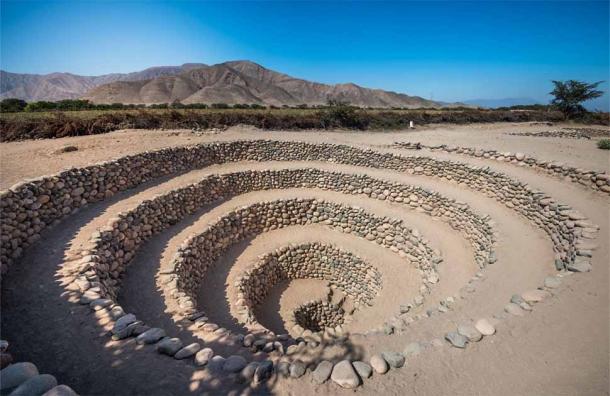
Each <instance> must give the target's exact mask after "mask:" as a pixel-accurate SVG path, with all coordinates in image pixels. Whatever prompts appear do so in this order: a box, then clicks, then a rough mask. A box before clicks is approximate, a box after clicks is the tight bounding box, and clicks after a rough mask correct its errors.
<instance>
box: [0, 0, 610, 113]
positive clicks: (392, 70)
mask: <svg viewBox="0 0 610 396" xmlns="http://www.w3.org/2000/svg"><path fill="white" fill-rule="evenodd" d="M1 11H2V15H1V18H2V20H1V22H2V24H1V25H2V26H1V33H2V35H1V45H2V46H1V59H0V65H1V67H2V69H3V70H8V71H12V72H19V73H49V72H54V71H65V72H72V73H76V74H85V75H97V74H104V73H112V72H130V71H136V70H141V69H144V68H146V67H150V66H158V65H176V64H182V63H185V62H202V63H207V64H214V63H219V62H224V61H227V60H236V59H248V60H252V61H255V62H257V63H260V64H262V65H263V66H266V67H268V68H271V69H274V70H278V71H282V72H284V73H287V74H290V75H292V76H295V77H301V78H305V79H309V80H315V81H320V82H325V83H339V82H355V83H357V84H359V85H363V86H366V87H371V88H382V89H388V90H394V91H398V92H404V93H407V94H412V95H420V96H424V97H426V98H430V97H432V98H433V99H436V100H445V101H459V100H468V99H474V98H507V97H530V98H534V99H537V100H543V101H546V100H548V96H547V93H548V92H549V91H550V90H551V83H550V80H551V79H559V80H563V79H579V80H585V81H598V80H606V81H608V80H609V79H610V76H609V75H608V74H609V71H608V70H609V57H610V54H609V18H610V11H609V2H608V1H599V2H587V1H576V2H569V1H554V2H553V1H529V2H516V1H510V2H492V1H479V2H457V1H452V2H441V1H428V2H311V1H308V2H262V1H261V2H257V1H250V2H196V1H173V2H161V1H137V2H127V1H87V2H84V1H50V2H49V1H5V0H2V2H1ZM603 89H604V90H605V91H608V90H609V84H608V82H606V83H605V84H604V86H603ZM593 106H594V107H598V108H605V109H606V110H607V109H608V95H607V94H606V95H605V96H604V97H603V98H601V99H600V100H597V101H596V102H595V103H593Z"/></svg>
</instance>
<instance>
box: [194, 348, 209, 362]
mask: <svg viewBox="0 0 610 396" xmlns="http://www.w3.org/2000/svg"><path fill="white" fill-rule="evenodd" d="M212 356H214V351H213V350H212V349H211V348H203V349H202V350H200V351H199V352H197V353H196V354H195V364H196V365H197V366H205V365H206V364H208V362H209V361H210V359H211V358H212Z"/></svg>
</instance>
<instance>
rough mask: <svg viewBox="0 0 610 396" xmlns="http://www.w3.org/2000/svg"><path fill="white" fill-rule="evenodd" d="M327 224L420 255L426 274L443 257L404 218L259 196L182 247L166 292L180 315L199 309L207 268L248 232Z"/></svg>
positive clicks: (419, 264)
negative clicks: (197, 303)
mask: <svg viewBox="0 0 610 396" xmlns="http://www.w3.org/2000/svg"><path fill="white" fill-rule="evenodd" d="M317 223H320V224H324V225H327V226H329V227H330V228H334V229H337V230H339V231H342V232H344V233H351V234H353V235H355V236H359V237H363V238H367V239H369V240H371V241H374V242H376V243H378V244H379V245H381V246H383V247H386V248H388V249H393V250H395V251H396V252H397V253H398V252H402V254H404V255H405V256H407V255H408V256H412V257H415V258H417V261H416V262H415V264H416V265H417V267H418V268H419V269H420V270H422V271H423V272H424V273H425V274H436V269H435V267H436V265H437V263H439V262H440V261H441V259H440V257H438V256H436V254H435V253H434V251H433V250H432V249H431V248H430V247H429V246H428V242H427V241H425V240H422V239H421V238H420V237H419V236H417V235H416V233H414V232H413V230H411V229H410V228H408V227H406V226H405V225H404V224H403V223H402V221H401V220H395V219H389V218H385V217H378V216H375V215H372V214H369V213H367V212H366V211H364V210H363V209H360V208H353V207H348V206H343V205H339V204H336V203H332V202H325V201H323V200H316V199H300V198H299V199H280V200H277V201H271V202H260V203H256V204H253V205H250V206H247V207H243V208H239V209H236V210H233V211H231V212H229V213H227V214H226V215H225V216H223V217H221V218H220V219H218V220H217V221H216V222H214V223H212V224H210V225H209V226H208V227H206V228H205V229H204V230H203V232H201V233H200V234H198V235H196V236H194V237H192V238H190V239H188V240H187V241H185V243H183V245H182V246H181V247H180V248H179V249H178V252H177V253H176V256H175V257H174V260H173V261H172V264H171V269H168V271H164V272H169V270H171V273H170V274H166V275H165V276H166V283H165V288H166V296H171V297H173V298H175V299H176V303H177V305H178V306H179V307H180V308H181V312H179V313H180V314H181V315H190V314H191V313H193V312H194V310H195V309H194V307H195V303H194V296H195V295H196V290H197V289H198V287H199V284H200V283H201V281H202V280H203V278H204V277H205V274H206V272H207V270H208V268H209V267H210V266H211V265H213V263H214V262H215V261H216V260H217V259H218V257H220V256H221V255H222V254H223V252H224V251H226V249H227V248H228V247H229V246H230V245H231V244H233V243H236V242H238V241H240V240H242V239H245V238H247V237H252V236H255V235H258V234H260V233H264V232H268V231H270V230H275V229H279V228H284V227H287V226H293V225H306V224H317Z"/></svg>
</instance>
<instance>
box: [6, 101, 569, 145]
mask: <svg viewBox="0 0 610 396" xmlns="http://www.w3.org/2000/svg"><path fill="white" fill-rule="evenodd" d="M79 113H80V112H67V113H64V112H55V113H41V114H40V115H39V116H36V117H32V116H28V114H27V113H20V114H21V115H19V116H14V115H11V116H10V117H0V141H15V140H25V139H47V138H59V137H65V136H80V135H93V134H100V133H106V132H110V131H114V130H118V129H158V128H177V129H182V128H188V129H208V128H225V127H230V126H235V125H240V124H245V125H252V126H255V127H258V128H261V129H275V130H301V129H336V128H345V129H353V130H366V129H372V130H381V129H399V128H407V127H408V126H409V122H410V121H414V122H415V124H416V125H422V124H431V123H456V124H465V123H474V122H501V121H511V122H523V121H561V120H563V119H564V117H563V114H562V113H560V112H556V111H555V112H548V111H544V112H538V111H529V112H513V111H497V110H472V109H471V110H460V111H457V110H443V111H425V110H411V111H376V110H363V109H356V108H353V107H349V106H337V107H330V108H327V109H322V110H313V111H312V110H307V111H303V110H290V111H286V110H269V109H267V110H248V111H243V110H174V109H171V110H132V111H111V112H101V113H97V114H96V113H94V114H91V115H89V116H87V117H81V116H79Z"/></svg>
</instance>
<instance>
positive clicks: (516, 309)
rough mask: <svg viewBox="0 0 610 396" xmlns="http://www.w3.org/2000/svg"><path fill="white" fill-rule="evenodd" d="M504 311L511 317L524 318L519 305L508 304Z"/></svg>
mask: <svg viewBox="0 0 610 396" xmlns="http://www.w3.org/2000/svg"><path fill="white" fill-rule="evenodd" d="M504 310H505V311H506V312H507V313H509V314H511V315H515V316H523V310H522V309H521V307H520V306H519V305H517V304H515V303H509V304H506V306H505V307H504Z"/></svg>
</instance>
